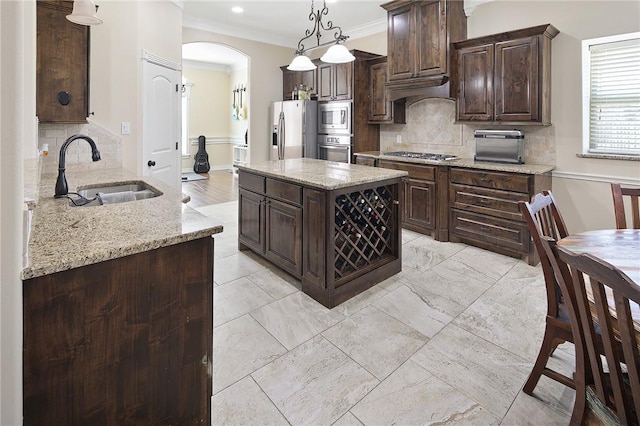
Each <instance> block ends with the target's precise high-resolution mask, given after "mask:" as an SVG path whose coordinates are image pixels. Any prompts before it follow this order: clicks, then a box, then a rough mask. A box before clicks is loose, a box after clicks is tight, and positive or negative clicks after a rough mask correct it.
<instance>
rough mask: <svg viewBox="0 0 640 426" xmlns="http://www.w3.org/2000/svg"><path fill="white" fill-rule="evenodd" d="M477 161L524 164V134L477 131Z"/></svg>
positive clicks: (502, 131) (515, 131)
mask: <svg viewBox="0 0 640 426" xmlns="http://www.w3.org/2000/svg"><path fill="white" fill-rule="evenodd" d="M474 137H475V140H476V155H475V160H476V161H489V162H493V163H514V164H523V163H524V133H522V131H520V130H476V131H475V132H474Z"/></svg>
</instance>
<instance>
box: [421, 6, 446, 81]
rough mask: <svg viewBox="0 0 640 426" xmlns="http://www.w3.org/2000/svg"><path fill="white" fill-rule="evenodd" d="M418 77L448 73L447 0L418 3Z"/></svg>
mask: <svg viewBox="0 0 640 426" xmlns="http://www.w3.org/2000/svg"><path fill="white" fill-rule="evenodd" d="M415 8H416V22H417V26H416V54H417V55H416V65H415V72H416V73H417V76H418V77H426V76H430V75H439V74H446V73H447V71H448V70H447V10H446V5H445V0H435V1H430V2H420V3H418V4H416V6H415Z"/></svg>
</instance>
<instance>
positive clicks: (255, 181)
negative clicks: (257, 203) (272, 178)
mask: <svg viewBox="0 0 640 426" xmlns="http://www.w3.org/2000/svg"><path fill="white" fill-rule="evenodd" d="M264 179H265V178H264V177H262V176H258V175H254V174H252V173H247V172H243V171H240V174H239V175H238V185H239V186H240V188H245V189H248V190H249V191H253V192H258V193H260V194H264Z"/></svg>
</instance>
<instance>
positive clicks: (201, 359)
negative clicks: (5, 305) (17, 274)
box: [22, 169, 223, 425]
mask: <svg viewBox="0 0 640 426" xmlns="http://www.w3.org/2000/svg"><path fill="white" fill-rule="evenodd" d="M67 179H68V181H69V188H70V190H71V191H77V190H78V189H79V188H78V187H79V186H82V187H92V186H93V187H96V186H104V184H105V183H109V184H111V185H113V184H122V185H124V184H131V183H133V182H139V183H142V182H143V183H144V184H145V185H147V186H149V187H151V188H153V190H155V191H157V192H160V193H161V195H159V196H156V197H155V198H148V199H141V200H136V201H129V202H123V203H118V204H107V205H98V206H90V207H89V206H84V207H72V206H71V205H70V202H69V200H68V199H65V198H60V199H54V198H53V194H54V183H55V175H54V174H43V175H42V177H41V178H39V182H38V183H37V184H36V185H31V187H32V188H35V189H34V190H33V192H34V193H33V194H32V196H31V198H33V202H32V203H31V205H32V207H34V210H33V226H32V232H31V237H30V239H29V245H28V249H29V250H28V254H27V256H26V259H25V261H26V262H25V268H24V269H23V271H22V279H23V300H24V302H23V311H24V344H23V349H24V362H23V364H24V366H23V384H24V424H25V425H36V424H37V425H44V424H96V423H100V424H129V423H141V424H142V423H144V424H210V422H211V395H212V382H211V366H212V338H213V324H212V322H213V295H212V291H213V238H212V237H211V236H212V235H213V234H217V233H220V232H222V230H223V229H222V226H221V225H220V223H219V222H218V221H216V220H214V219H212V218H209V217H205V216H203V215H202V214H200V213H199V212H197V211H196V210H193V209H191V208H190V207H188V206H186V205H185V204H184V203H183V201H184V196H183V195H182V193H181V192H180V191H179V190H176V189H174V188H172V187H169V186H167V185H163V184H162V183H160V182H157V181H154V180H152V179H148V178H146V177H142V178H140V177H137V176H135V175H130V174H129V173H127V172H126V171H123V170H121V169H103V170H91V171H84V172H80V171H78V172H67Z"/></svg>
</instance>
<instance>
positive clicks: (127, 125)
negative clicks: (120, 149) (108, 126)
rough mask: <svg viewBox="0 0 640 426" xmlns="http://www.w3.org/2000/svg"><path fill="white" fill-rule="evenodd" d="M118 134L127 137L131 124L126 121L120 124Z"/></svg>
mask: <svg viewBox="0 0 640 426" xmlns="http://www.w3.org/2000/svg"><path fill="white" fill-rule="evenodd" d="M120 133H122V134H123V135H128V134H130V133H131V123H129V122H128V121H123V122H122V124H121V125H120Z"/></svg>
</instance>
